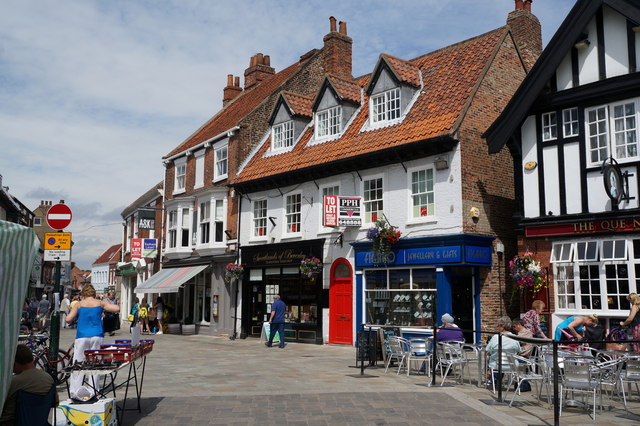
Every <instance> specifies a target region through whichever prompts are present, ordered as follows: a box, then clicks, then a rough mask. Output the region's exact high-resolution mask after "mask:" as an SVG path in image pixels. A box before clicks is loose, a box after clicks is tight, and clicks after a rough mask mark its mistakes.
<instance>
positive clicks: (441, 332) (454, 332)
mask: <svg viewBox="0 0 640 426" xmlns="http://www.w3.org/2000/svg"><path fill="white" fill-rule="evenodd" d="M440 319H441V320H442V325H441V326H440V327H439V328H438V331H437V333H436V342H464V335H463V334H462V330H460V327H458V326H457V325H455V324H454V323H453V321H454V320H453V317H452V316H451V315H449V314H444V315H443V316H442V317H441V318H440Z"/></svg>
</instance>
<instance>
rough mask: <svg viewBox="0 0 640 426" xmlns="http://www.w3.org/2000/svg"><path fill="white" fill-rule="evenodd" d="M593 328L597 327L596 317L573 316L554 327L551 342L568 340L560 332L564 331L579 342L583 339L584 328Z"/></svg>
mask: <svg viewBox="0 0 640 426" xmlns="http://www.w3.org/2000/svg"><path fill="white" fill-rule="evenodd" d="M585 325H586V326H587V327H593V326H594V325H598V316H597V315H595V314H593V315H588V316H586V317H583V316H580V315H574V316H572V317H569V318H567V319H566V320H564V321H562V322H561V323H560V324H558V326H557V327H556V332H555V334H554V336H553V340H556V341H558V342H559V341H561V340H569V339H568V337H567V336H565V335H564V333H563V332H562V330H565V332H566V333H569V334H572V335H573V336H574V337H575V338H576V339H578V340H580V339H582V338H583V337H584V332H583V330H584V326H585Z"/></svg>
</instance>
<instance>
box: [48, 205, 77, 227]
mask: <svg viewBox="0 0 640 426" xmlns="http://www.w3.org/2000/svg"><path fill="white" fill-rule="evenodd" d="M72 217H73V214H72V213H71V209H70V208H69V206H67V205H66V204H62V203H60V204H54V205H53V206H51V207H50V208H49V211H48V212H47V223H48V224H49V226H50V227H52V228H53V229H56V230H62V229H64V228H66V227H67V226H69V224H70V223H71V218H72Z"/></svg>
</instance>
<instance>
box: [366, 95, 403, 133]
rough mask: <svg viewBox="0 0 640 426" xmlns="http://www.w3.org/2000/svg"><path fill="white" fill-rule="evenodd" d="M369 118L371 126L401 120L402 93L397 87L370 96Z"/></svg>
mask: <svg viewBox="0 0 640 426" xmlns="http://www.w3.org/2000/svg"><path fill="white" fill-rule="evenodd" d="M369 117H370V120H371V124H372V125H380V124H382V123H389V122H393V121H395V120H399V119H400V118H402V91H401V90H400V88H399V87H394V88H393V89H390V90H386V91H384V92H382V93H379V94H376V95H372V96H371V97H370V98H369Z"/></svg>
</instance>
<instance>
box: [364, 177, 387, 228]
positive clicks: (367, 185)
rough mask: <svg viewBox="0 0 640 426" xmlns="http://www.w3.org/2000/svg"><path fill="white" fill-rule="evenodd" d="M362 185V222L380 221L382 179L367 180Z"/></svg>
mask: <svg viewBox="0 0 640 426" xmlns="http://www.w3.org/2000/svg"><path fill="white" fill-rule="evenodd" d="M363 185H364V191H363V195H364V196H363V204H364V221H365V222H366V223H374V222H375V221H377V220H378V219H382V208H383V203H382V178H375V179H367V180H365V181H364V183H363Z"/></svg>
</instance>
